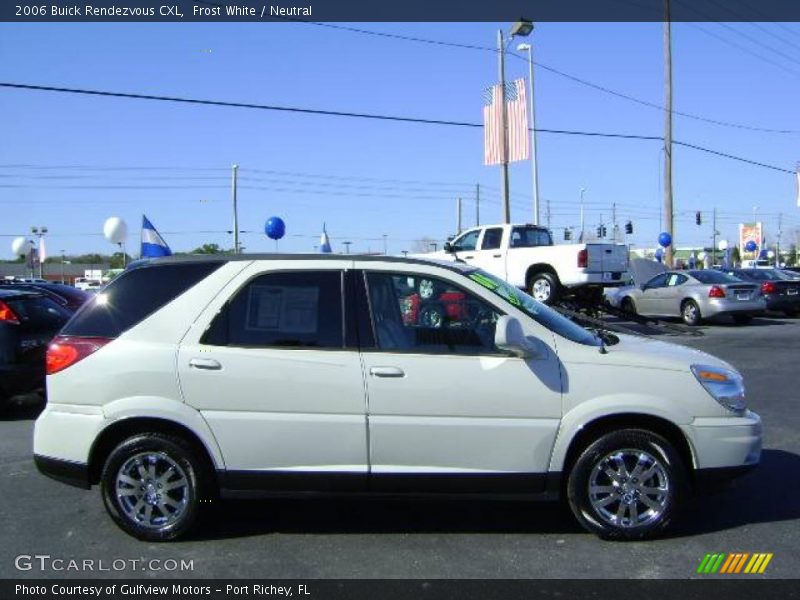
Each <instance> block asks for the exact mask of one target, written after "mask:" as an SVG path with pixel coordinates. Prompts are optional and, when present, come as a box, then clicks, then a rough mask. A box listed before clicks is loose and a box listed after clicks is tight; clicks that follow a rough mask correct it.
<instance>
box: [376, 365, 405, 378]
mask: <svg viewBox="0 0 800 600" xmlns="http://www.w3.org/2000/svg"><path fill="white" fill-rule="evenodd" d="M369 374H370V375H372V376H374V377H405V375H406V374H405V373H404V372H403V369H401V368H400V367H372V368H371V369H370V370H369Z"/></svg>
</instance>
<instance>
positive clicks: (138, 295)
mask: <svg viewBox="0 0 800 600" xmlns="http://www.w3.org/2000/svg"><path fill="white" fill-rule="evenodd" d="M222 264H223V263H222V262H213V263H185V264H166V265H149V266H142V267H137V268H135V269H132V270H130V271H127V272H125V273H123V274H122V275H120V276H119V277H117V278H116V279H115V280H114V281H112V282H111V283H109V284H108V285H107V286H106V287H105V289H104V290H103V291H102V293H100V294H98V295H97V296H96V297H94V298H93V299H92V300H91V301H90V302H88V303H87V304H84V306H83V308H82V309H81V310H79V311H78V312H77V313H75V316H74V317H73V318H72V320H71V321H70V322H69V323H67V326H66V327H65V328H64V330H63V331H62V334H63V335H77V336H83V337H109V338H114V337H117V336H118V335H120V334H122V333H123V332H124V331H127V330H128V329H130V328H131V327H133V326H135V325H137V324H138V323H140V322H141V321H143V320H144V319H146V318H147V317H148V316H150V315H151V314H153V313H154V312H156V311H157V310H158V309H160V308H161V307H163V306H165V305H166V304H167V303H169V302H171V301H172V300H174V299H175V298H177V297H178V296H180V295H181V294H183V293H184V292H185V291H186V290H188V289H189V288H190V287H192V286H194V285H195V284H196V283H198V282H199V281H200V280H202V279H204V278H205V277H207V276H208V275H209V274H210V273H212V272H213V271H215V270H217V269H218V268H219V267H220V266H221V265H222Z"/></svg>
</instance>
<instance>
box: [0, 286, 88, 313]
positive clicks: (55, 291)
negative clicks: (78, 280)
mask: <svg viewBox="0 0 800 600" xmlns="http://www.w3.org/2000/svg"><path fill="white" fill-rule="evenodd" d="M0 289H14V290H28V291H31V292H38V293H40V294H44V295H45V296H47V297H48V298H50V299H51V300H55V301H56V302H58V303H59V304H61V305H62V306H64V307H66V308H67V309H68V310H70V311H72V312H75V311H76V310H78V309H79V308H80V307H81V306H83V305H84V304H85V303H86V302H87V301H88V300H89V299H90V298H91V297H92V296H91V295H90V294H88V293H86V292H84V291H82V290H79V289H77V288H74V287H72V286H71V285H64V284H61V283H53V282H48V283H15V284H12V285H0Z"/></svg>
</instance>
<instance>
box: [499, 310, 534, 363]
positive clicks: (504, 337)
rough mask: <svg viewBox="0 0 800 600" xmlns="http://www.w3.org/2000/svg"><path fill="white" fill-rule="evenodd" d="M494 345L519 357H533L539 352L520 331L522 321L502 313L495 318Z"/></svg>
mask: <svg viewBox="0 0 800 600" xmlns="http://www.w3.org/2000/svg"><path fill="white" fill-rule="evenodd" d="M494 345H495V346H497V348H498V349H500V350H502V351H503V352H510V353H511V354H513V355H514V356H519V357H520V358H533V357H535V356H537V355H538V354H539V352H538V350H537V349H536V347H535V345H534V344H533V343H532V342H531V341H530V340H529V339H528V338H527V337H526V336H525V332H523V331H522V323H520V322H519V320H518V319H515V318H514V317H509V316H508V315H503V316H502V317H500V318H499V319H498V320H497V324H496V326H495V332H494Z"/></svg>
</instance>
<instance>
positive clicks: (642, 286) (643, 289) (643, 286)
mask: <svg viewBox="0 0 800 600" xmlns="http://www.w3.org/2000/svg"><path fill="white" fill-rule="evenodd" d="M639 289H640V290H642V291H645V290H646V289H647V284H646V283H643V284H641V285H640V286H639Z"/></svg>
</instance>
